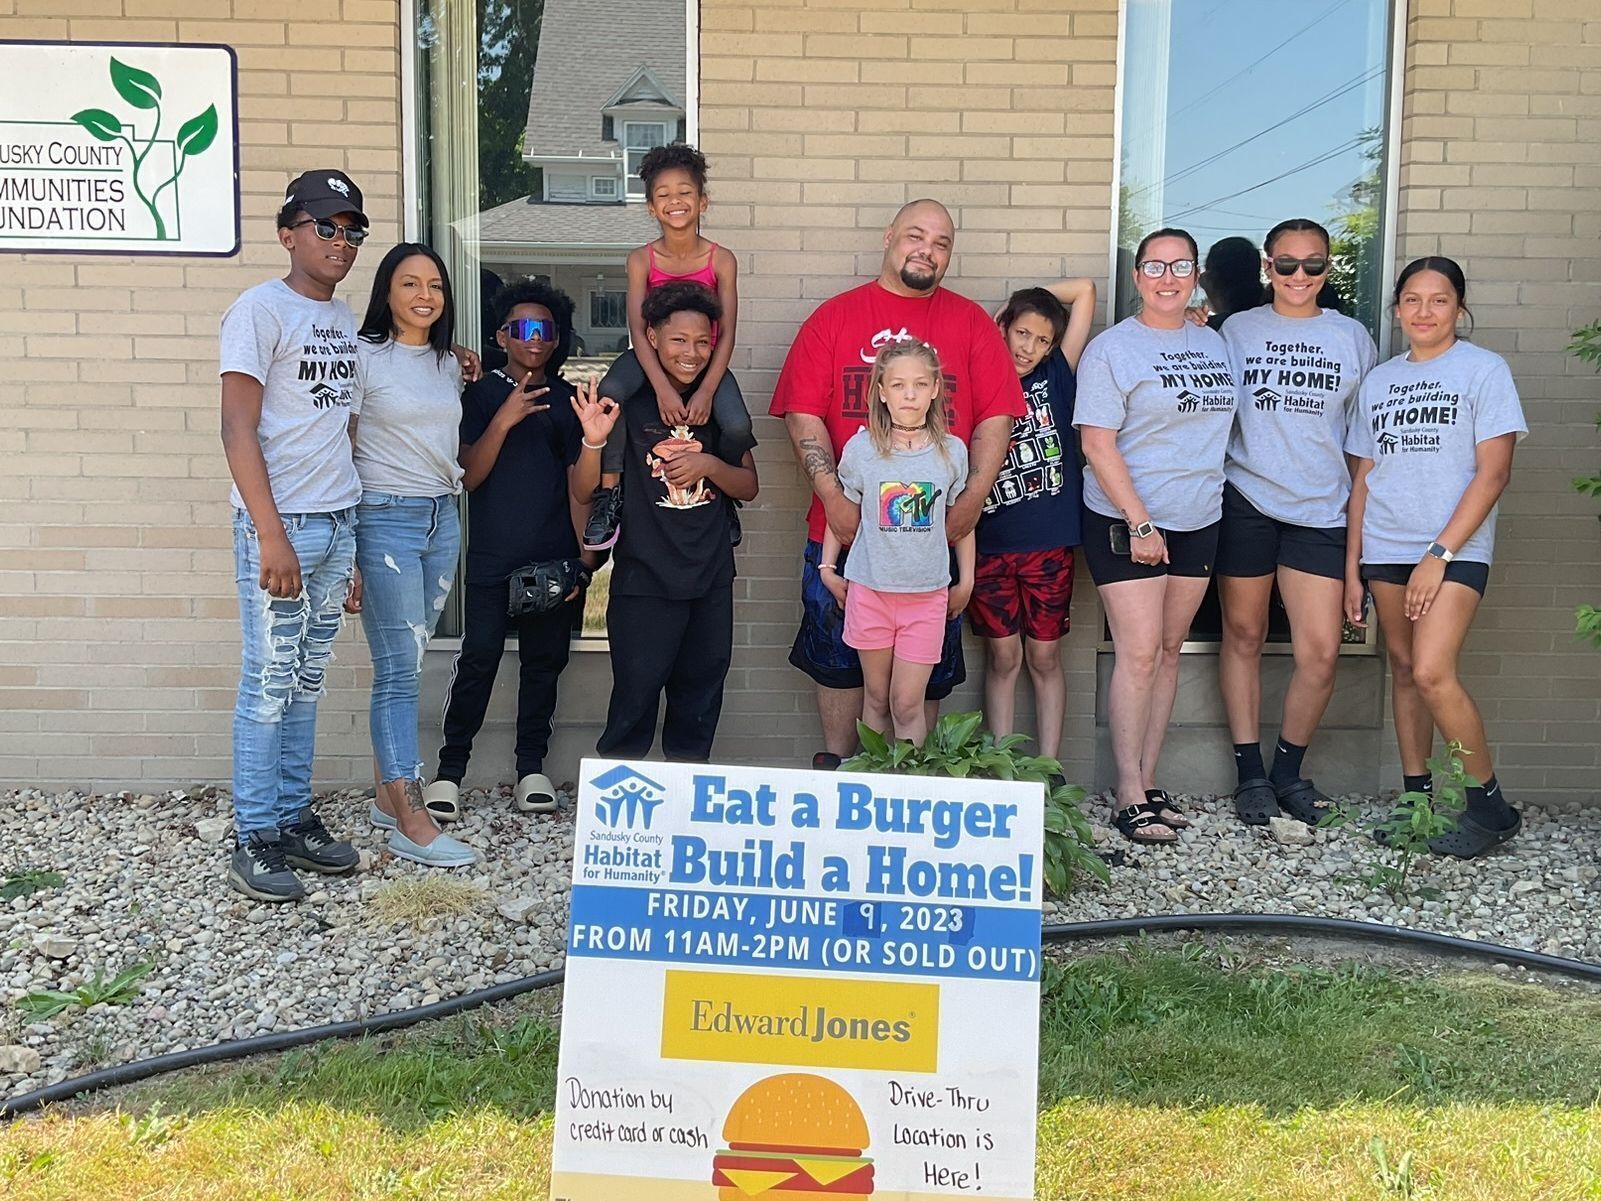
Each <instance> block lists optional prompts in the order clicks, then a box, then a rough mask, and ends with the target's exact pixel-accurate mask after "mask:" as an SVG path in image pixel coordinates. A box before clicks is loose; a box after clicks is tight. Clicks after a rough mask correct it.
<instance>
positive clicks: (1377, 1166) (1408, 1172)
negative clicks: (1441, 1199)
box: [1368, 1135, 1434, 1201]
mask: <svg viewBox="0 0 1601 1201" xmlns="http://www.w3.org/2000/svg"><path fill="white" fill-rule="evenodd" d="M1368 1154H1369V1155H1370V1156H1371V1157H1372V1159H1373V1183H1375V1184H1377V1185H1378V1186H1379V1187H1380V1188H1381V1189H1383V1190H1384V1192H1386V1193H1388V1194H1390V1195H1391V1196H1395V1197H1403V1198H1405V1199H1406V1201H1424V1199H1425V1198H1428V1197H1432V1196H1434V1190H1433V1189H1432V1188H1431V1187H1430V1186H1429V1184H1428V1183H1427V1182H1426V1181H1424V1180H1423V1179H1422V1178H1421V1177H1419V1176H1418V1175H1417V1172H1416V1169H1415V1168H1414V1167H1413V1166H1412V1152H1410V1151H1403V1152H1402V1153H1401V1158H1400V1159H1398V1160H1396V1161H1395V1165H1394V1166H1393V1167H1392V1166H1391V1165H1390V1149H1389V1146H1388V1144H1386V1143H1385V1141H1384V1140H1383V1139H1382V1138H1380V1137H1379V1136H1378V1135H1374V1136H1373V1137H1372V1138H1371V1139H1369V1140H1368Z"/></svg>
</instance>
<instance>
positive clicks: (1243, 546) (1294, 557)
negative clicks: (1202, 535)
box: [1217, 484, 1345, 580]
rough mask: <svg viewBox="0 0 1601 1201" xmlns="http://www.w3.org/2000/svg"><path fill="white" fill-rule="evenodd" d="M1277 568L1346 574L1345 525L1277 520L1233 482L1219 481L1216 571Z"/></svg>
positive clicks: (1244, 573) (1263, 571)
mask: <svg viewBox="0 0 1601 1201" xmlns="http://www.w3.org/2000/svg"><path fill="white" fill-rule="evenodd" d="M1280 567H1290V568H1293V569H1294V570H1296V571H1304V572H1306V573H1307V574H1308V575H1320V576H1325V577H1326V578H1328V579H1331V580H1343V579H1345V527H1344V526H1343V525H1340V526H1331V527H1328V528H1319V527H1317V526H1309V525H1292V524H1291V523H1290V522H1288V521H1280V520H1279V519H1278V518H1277V517H1269V516H1268V515H1267V514H1266V513H1264V512H1262V510H1260V509H1258V508H1257V507H1256V506H1255V505H1253V504H1252V503H1251V502H1250V501H1248V500H1246V499H1245V496H1244V494H1243V493H1241V492H1240V490H1239V489H1238V488H1236V487H1235V486H1234V485H1233V484H1224V485H1223V520H1222V522H1221V523H1219V528H1218V534H1217V574H1218V575H1227V576H1264V575H1272V574H1273V573H1274V572H1275V571H1277V570H1278V569H1279V568H1280Z"/></svg>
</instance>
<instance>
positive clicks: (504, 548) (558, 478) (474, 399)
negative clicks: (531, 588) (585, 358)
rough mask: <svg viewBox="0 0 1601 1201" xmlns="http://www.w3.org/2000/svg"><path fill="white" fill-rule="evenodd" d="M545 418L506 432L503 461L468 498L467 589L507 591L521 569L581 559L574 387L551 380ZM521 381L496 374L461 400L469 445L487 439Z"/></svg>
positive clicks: (527, 420)
mask: <svg viewBox="0 0 1601 1201" xmlns="http://www.w3.org/2000/svg"><path fill="white" fill-rule="evenodd" d="M545 384H546V386H548V387H549V388H550V391H549V392H548V393H546V394H545V396H544V398H543V399H542V400H541V401H540V403H541V404H548V405H549V406H550V408H549V409H547V410H546V411H545V412H543V413H534V414H533V415H532V416H529V417H524V418H523V419H522V420H521V421H520V422H518V423H517V424H516V425H514V426H512V427H511V429H510V430H508V431H507V432H506V441H505V442H504V443H503V444H502V445H501V448H500V457H499V458H497V459H496V460H495V465H494V466H493V467H491V468H490V469H489V474H488V475H486V476H485V477H484V482H483V483H481V484H479V485H478V487H477V488H475V489H473V491H472V492H471V493H470V494H469V495H468V497H467V582H468V583H469V584H504V583H505V582H506V577H508V576H509V575H511V573H512V572H514V571H516V570H517V569H518V568H519V567H526V566H528V564H530V563H538V562H541V561H543V560H546V559H570V558H573V557H575V556H576V555H577V554H578V537H577V535H576V534H575V533H574V532H573V518H572V510H571V509H570V508H569V507H568V504H567V469H568V468H569V467H571V466H572V465H573V464H574V463H576V462H577V461H578V454H579V451H580V449H581V446H580V443H581V442H582V440H583V430H582V428H581V427H580V426H579V424H578V418H577V416H576V415H575V414H574V413H573V406H572V397H573V386H572V385H571V384H569V383H568V382H567V381H566V380H564V379H560V378H558V377H550V378H548V379H546V380H545ZM518 386H519V384H518V381H516V380H513V379H512V378H511V376H509V375H506V374H504V373H503V372H500V371H491V372H490V373H489V374H488V375H486V376H484V377H483V378H482V379H480V380H479V381H478V382H477V383H473V384H468V385H467V390H466V391H465V392H464V393H463V394H462V398H461V442H462V445H463V446H469V445H471V444H472V443H474V442H476V441H478V439H480V438H482V437H483V436H484V431H485V430H487V429H488V428H489V423H490V421H491V420H493V418H494V416H495V413H496V412H497V411H498V410H499V409H500V406H501V404H502V403H504V402H505V399H506V397H508V396H509V395H511V392H512V389H514V388H516V387H518Z"/></svg>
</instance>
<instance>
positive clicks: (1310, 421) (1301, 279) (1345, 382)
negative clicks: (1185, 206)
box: [1217, 218, 1378, 825]
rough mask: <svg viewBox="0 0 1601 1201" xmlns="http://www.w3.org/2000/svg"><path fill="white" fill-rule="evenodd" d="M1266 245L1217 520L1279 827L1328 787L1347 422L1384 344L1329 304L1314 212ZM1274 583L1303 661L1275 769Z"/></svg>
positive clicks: (1233, 323) (1233, 345)
mask: <svg viewBox="0 0 1601 1201" xmlns="http://www.w3.org/2000/svg"><path fill="white" fill-rule="evenodd" d="M1263 247H1264V251H1265V255H1264V263H1265V265H1266V267H1267V270H1268V274H1269V276H1270V278H1271V279H1272V281H1273V282H1272V284H1271V289H1272V297H1273V299H1272V303H1271V304H1266V305H1262V306H1260V307H1258V308H1250V309H1246V310H1244V311H1243V312H1237V313H1234V314H1233V315H1232V316H1230V318H1229V320H1228V324H1227V325H1225V326H1224V327H1223V341H1224V342H1225V343H1227V344H1228V348H1229V356H1230V360H1231V362H1232V364H1233V366H1234V377H1235V382H1236V384H1237V385H1238V397H1237V399H1238V403H1237V405H1236V406H1235V417H1234V432H1233V434H1232V436H1231V437H1230V438H1229V451H1228V458H1227V459H1226V460H1225V462H1224V468H1223V471H1224V475H1225V476H1226V477H1227V479H1228V482H1227V483H1226V484H1225V485H1224V488H1223V523H1222V525H1221V526H1219V527H1218V547H1217V575H1218V599H1219V600H1220V601H1221V603H1222V608H1223V646H1222V653H1221V654H1220V655H1219V658H1218V682H1219V684H1220V686H1221V689H1222V693H1223V706H1224V708H1225V710H1226V711H1227V713H1228V720H1229V729H1230V732H1231V739H1230V740H1231V741H1232V742H1233V743H1234V762H1235V767H1236V769H1237V771H1238V774H1239V784H1238V787H1237V788H1236V789H1235V791H1234V805H1235V809H1236V811H1237V812H1238V813H1239V816H1240V819H1241V820H1242V821H1244V822H1245V823H1246V824H1247V825H1266V824H1267V823H1268V821H1269V820H1270V819H1271V818H1273V817H1275V816H1277V815H1278V814H1279V812H1280V810H1282V811H1283V812H1285V813H1287V814H1289V815H1290V816H1291V817H1294V818H1296V819H1298V820H1300V821H1303V822H1306V823H1308V824H1310V825H1316V824H1317V822H1318V821H1319V820H1320V819H1321V818H1322V816H1323V814H1324V813H1326V812H1327V811H1328V805H1329V798H1328V797H1326V796H1324V795H1323V794H1322V793H1321V792H1319V791H1318V790H1317V788H1316V786H1315V785H1314V784H1313V783H1312V781H1310V780H1308V779H1306V778H1305V777H1304V776H1303V775H1302V774H1301V764H1302V760H1303V756H1305V754H1306V748H1307V745H1308V744H1309V743H1310V742H1311V741H1312V736H1313V734H1314V733H1316V731H1317V727H1318V723H1319V722H1320V721H1321V720H1322V718H1323V711H1324V710H1325V709H1326V708H1327V707H1328V703H1329V698H1330V697H1331V696H1332V695H1333V694H1334V669H1335V665H1336V664H1337V662H1338V657H1339V653H1340V635H1341V633H1342V625H1341V605H1342V601H1343V599H1344V595H1345V504H1346V499H1347V497H1348V496H1349V495H1350V473H1349V471H1348V469H1347V468H1346V463H1345V433H1346V426H1347V423H1348V422H1347V419H1348V417H1349V415H1350V413H1351V412H1352V411H1353V409H1354V407H1355V404H1356V396H1357V388H1358V386H1359V385H1360V384H1361V382H1362V378H1363V376H1365V375H1366V374H1367V373H1368V371H1370V370H1371V369H1372V367H1373V364H1374V361H1375V360H1376V359H1377V358H1378V351H1377V350H1376V349H1375V348H1374V345H1373V338H1372V336H1371V335H1369V333H1368V331H1367V330H1366V329H1365V328H1363V326H1362V325H1361V324H1360V323H1359V322H1356V321H1353V320H1352V319H1351V318H1349V317H1345V316H1342V315H1341V314H1339V313H1337V312H1334V311H1333V310H1332V309H1327V308H1323V307H1321V305H1320V302H1319V293H1320V290H1321V289H1322V287H1323V285H1324V282H1325V280H1326V279H1327V276H1328V270H1329V233H1328V230H1326V229H1324V228H1323V227H1322V226H1321V225H1319V224H1318V223H1317V222H1316V221H1309V220H1306V219H1305V218H1295V219H1292V220H1289V221H1281V222H1279V224H1277V225H1275V226H1274V227H1273V228H1272V229H1271V230H1269V231H1268V235H1267V238H1266V240H1265V241H1264V242H1263ZM1275 583H1277V585H1278V590H1279V596H1280V597H1281V598H1282V600H1283V602H1284V608H1285V611H1286V613H1288V615H1289V618H1290V647H1291V650H1292V652H1293V653H1294V657H1295V669H1294V672H1293V674H1292V675H1291V676H1290V682H1289V687H1288V689H1287V690H1286V692H1285V695H1284V715H1283V720H1282V723H1281V725H1280V727H1279V729H1280V734H1279V740H1278V745H1277V748H1276V749H1275V751H1274V754H1273V766H1272V769H1271V770H1269V769H1267V768H1266V767H1264V765H1263V763H1262V747H1261V715H1262V713H1261V711H1262V676H1261V672H1262V646H1263V643H1264V642H1265V641H1266V640H1267V624H1268V606H1269V604H1270V602H1271V599H1272V595H1273V587H1274V584H1275Z"/></svg>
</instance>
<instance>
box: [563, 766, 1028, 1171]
mask: <svg viewBox="0 0 1601 1201" xmlns="http://www.w3.org/2000/svg"><path fill="white" fill-rule="evenodd" d="M579 780H580V783H579V792H578V807H577V814H576V817H577V820H576V823H575V829H574V835H573V887H572V915H571V921H570V924H569V928H568V936H567V978H566V989H565V993H564V997H563V1004H562V1023H561V1030H562V1039H561V1062H560V1068H559V1071H558V1082H557V1097H556V1128H555V1146H554V1152H553V1160H552V1168H551V1193H550V1196H551V1198H552V1201H790V1199H791V1198H793V1199H794V1201H869V1199H870V1201H944V1199H945V1198H950V1197H978V1198H987V1199H989V1201H1021V1199H1024V1198H1031V1197H1032V1196H1033V1191H1034V1190H1033V1184H1034V1130H1035V1121H1034V1106H1035V1100H1036V1091H1037V1090H1036V1080H1037V1070H1038V1057H1039V1042H1038V1035H1039V973H1040V901H1041V891H1042V888H1043V883H1044V882H1043V880H1042V878H1041V874H1040V873H1041V867H1042V859H1041V851H1042V842H1043V819H1044V815H1043V809H1044V792H1043V789H1041V787H1040V786H1039V785H1038V784H1004V783H997V782H994V781H976V780H952V779H943V778H938V777H932V776H884V775H865V774H856V773H851V772H837V773H836V772H806V771H788V770H782V769H769V768H747V767H718V766H705V765H697V764H681V763H679V764H675V763H645V762H639V763H624V762H617V761H613V760H598V759H586V760H584V761H583V764H582V766H581V769H580V776H579Z"/></svg>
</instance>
